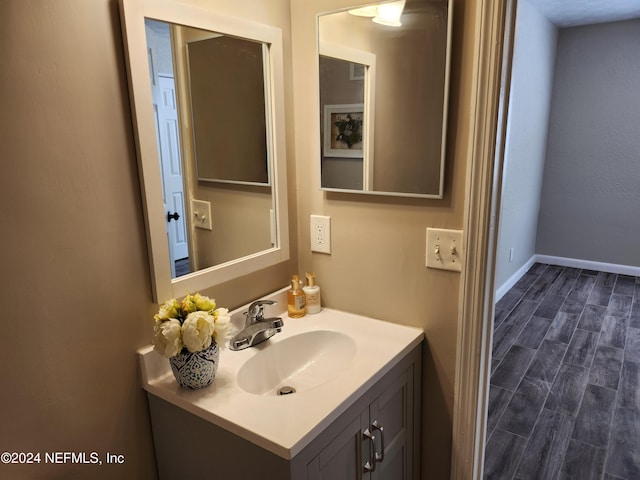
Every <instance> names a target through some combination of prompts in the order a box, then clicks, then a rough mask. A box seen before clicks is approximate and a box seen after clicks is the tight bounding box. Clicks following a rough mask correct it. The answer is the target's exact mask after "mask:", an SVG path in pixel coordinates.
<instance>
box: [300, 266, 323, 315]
mask: <svg viewBox="0 0 640 480" xmlns="http://www.w3.org/2000/svg"><path fill="white" fill-rule="evenodd" d="M302 290H303V291H304V296H305V297H306V304H307V313H309V314H313V313H319V312H320V310H321V309H322V307H321V306H320V287H319V286H318V285H316V275H315V273H313V272H311V273H309V272H307V285H306V286H305V287H304V288H303V289H302Z"/></svg>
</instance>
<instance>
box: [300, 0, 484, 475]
mask: <svg viewBox="0 0 640 480" xmlns="http://www.w3.org/2000/svg"><path fill="white" fill-rule="evenodd" d="M353 3H356V2H353V1H352V0H322V1H320V0H317V1H314V2H309V1H307V0H292V36H293V41H292V45H293V62H294V64H293V66H294V86H295V92H294V94H295V98H296V103H295V119H296V132H295V133H296V144H295V146H296V158H297V159H298V161H297V165H296V167H297V172H296V182H297V189H298V195H297V208H298V220H299V229H298V245H299V251H300V253H299V265H300V272H301V273H303V272H304V270H314V271H315V273H316V278H317V281H318V284H319V285H320V286H321V287H322V295H323V297H322V298H323V300H324V303H325V304H326V305H327V306H330V307H334V308H339V309H343V310H347V311H351V312H356V313H361V314H366V315H370V316H373V317H378V318H381V319H384V320H388V321H392V322H397V323H404V324H410V325H415V326H419V327H422V328H423V329H424V330H425V332H426V337H427V348H426V351H425V354H424V387H423V398H424V402H423V411H422V413H423V425H422V427H423V445H422V450H423V471H422V476H423V478H429V479H447V478H449V470H450V466H449V464H450V454H451V430H452V418H451V417H452V407H453V388H454V372H455V359H456V330H457V328H456V327H457V315H458V294H459V293H458V292H459V282H460V276H459V274H455V273H451V272H444V271H439V270H427V269H426V268H425V266H424V262H425V227H427V226H437V227H445V228H461V227H462V222H463V211H464V205H463V204H464V198H465V191H464V190H465V174H466V172H465V170H466V161H467V158H466V156H467V153H468V151H467V148H466V146H467V143H468V140H469V134H470V132H469V125H468V120H467V119H468V118H470V111H471V110H470V109H471V105H470V90H471V89H470V86H471V67H472V60H471V56H472V53H473V52H472V47H473V45H472V44H471V42H472V38H473V25H474V21H473V16H474V13H475V12H474V8H475V5H476V3H477V2H476V1H475V0H458V1H456V2H455V4H456V5H455V6H456V13H455V21H454V39H453V56H452V72H451V73H452V75H451V76H452V85H451V87H452V89H451V101H450V122H449V136H448V145H447V150H448V155H447V168H446V181H445V197H444V199H443V200H409V199H397V198H383V197H371V196H358V195H350V194H335V193H324V192H321V191H319V178H318V176H319V169H318V168H317V162H318V157H319V151H320V145H319V141H320V140H319V136H318V134H317V130H316V125H317V118H319V112H318V99H317V96H316V95H312V94H309V92H317V89H318V80H317V78H318V62H317V58H316V55H317V49H316V24H315V21H316V18H315V16H316V14H317V13H318V12H326V11H329V10H332V9H335V8H341V7H346V6H349V5H350V4H351V5H352V4H353ZM463 30H464V34H463ZM305 125H309V126H310V127H304V128H303V127H302V126H305ZM310 214H322V215H329V216H331V234H332V242H331V248H332V254H331V255H324V254H315V253H314V254H312V253H311V252H310V249H309V215H310Z"/></svg>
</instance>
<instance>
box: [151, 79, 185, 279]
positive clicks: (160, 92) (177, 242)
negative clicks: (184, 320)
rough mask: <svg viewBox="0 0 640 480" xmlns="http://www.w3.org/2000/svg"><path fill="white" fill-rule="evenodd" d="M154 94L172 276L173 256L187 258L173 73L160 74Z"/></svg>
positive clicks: (173, 267) (173, 272) (174, 257)
mask: <svg viewBox="0 0 640 480" xmlns="http://www.w3.org/2000/svg"><path fill="white" fill-rule="evenodd" d="M153 97H154V98H153V103H154V110H155V112H156V132H157V134H158V153H159V157H160V164H161V165H160V167H161V172H162V187H163V193H164V205H165V216H166V218H165V220H166V221H167V239H168V242H169V257H170V260H171V274H172V276H173V277H175V260H177V259H181V258H187V257H188V256H189V248H188V243H187V230H186V223H185V213H184V187H183V183H182V160H181V158H180V134H179V129H178V111H177V104H176V92H175V82H174V79H173V77H171V76H168V75H162V74H161V75H159V76H158V85H156V86H154V88H153Z"/></svg>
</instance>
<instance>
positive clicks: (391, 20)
mask: <svg viewBox="0 0 640 480" xmlns="http://www.w3.org/2000/svg"><path fill="white" fill-rule="evenodd" d="M404 3H405V0H400V1H399V2H392V3H383V4H382V5H378V15H377V16H375V17H374V18H372V20H373V21H374V22H375V23H379V24H381V25H388V26H390V27H399V26H401V25H402V23H400V15H402V10H404Z"/></svg>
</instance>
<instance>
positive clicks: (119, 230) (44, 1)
mask: <svg viewBox="0 0 640 480" xmlns="http://www.w3.org/2000/svg"><path fill="white" fill-rule="evenodd" d="M198 3H199V4H201V5H211V4H212V3H214V2H212V1H211V0H198ZM215 4H216V7H217V8H218V9H219V10H220V11H222V12H224V13H228V14H236V15H242V16H244V17H246V18H249V19H253V20H256V21H261V22H263V23H268V24H272V25H276V26H279V27H281V28H282V29H283V31H284V43H285V52H284V53H285V58H284V64H285V68H286V71H285V82H286V83H285V89H286V92H287V97H286V100H287V105H286V109H287V119H288V122H289V125H290V126H292V125H293V121H292V118H291V114H292V93H291V91H292V85H291V69H290V64H291V51H290V48H289V46H288V45H289V37H290V27H289V24H290V14H289V2H288V1H287V0H273V1H270V2H268V4H266V2H262V1H260V0H216V2H215ZM0 19H2V21H1V22H0V23H1V24H2V29H3V35H2V38H3V41H2V42H0V58H1V59H2V69H1V73H0V104H1V105H2V109H1V111H0V112H1V113H0V159H1V162H2V179H3V181H2V189H1V192H2V193H1V194H0V195H1V198H2V202H1V203H2V205H3V215H2V217H1V218H2V220H1V221H2V241H1V243H0V244H1V245H2V250H3V254H4V260H3V262H2V267H1V269H0V272H1V274H0V275H1V279H2V288H1V293H0V300H1V302H0V303H1V304H2V305H4V308H3V314H2V315H1V317H0V318H1V320H0V322H2V323H1V324H2V331H3V340H4V341H3V348H2V354H1V355H0V360H1V361H0V378H1V379H2V388H0V392H1V393H0V409H1V410H2V411H3V412H4V417H3V420H2V422H1V423H0V451H2V452H4V451H18V452H19V451H23V452H26V451H32V452H34V451H40V452H43V454H44V452H45V451H85V452H91V451H96V452H98V453H100V454H101V455H102V454H104V453H106V452H107V451H108V452H111V453H118V454H123V455H124V456H125V463H124V464H123V465H117V466H116V465H110V466H107V465H102V466H93V465H74V464H63V465H51V464H49V465H45V464H44V463H42V464H40V465H25V466H22V467H21V466H17V465H16V466H14V465H0V478H11V479H12V480H16V479H17V480H20V479H33V478H45V479H47V478H64V479H76V478H77V479H86V478H92V479H100V478H104V479H113V478H122V479H137V480H138V479H139V480H146V479H154V478H155V477H156V473H155V462H154V454H153V447H152V440H151V430H150V423H149V419H148V408H147V404H146V398H145V395H144V393H143V391H142V389H141V388H140V385H139V378H138V366H137V358H136V355H135V351H136V349H137V348H139V347H141V346H144V345H146V344H148V343H149V342H150V341H151V333H152V329H151V326H152V314H153V313H154V312H155V309H156V307H155V306H154V305H153V304H152V302H151V287H150V280H149V268H148V263H147V249H146V240H145V234H144V229H143V225H144V219H143V215H142V207H141V194H140V189H139V186H138V172H137V166H136V158H135V153H134V152H135V150H134V139H133V129H132V125H131V116H130V110H129V104H128V101H129V94H128V89H127V82H126V70H125V61H124V52H123V47H122V40H121V30H120V15H119V9H118V5H117V1H116V0H57V1H55V2H52V1H50V0H25V1H22V0H3V1H1V2H0ZM292 142H293V137H292V135H288V138H287V147H288V151H289V152H290V153H289V160H290V165H291V168H290V173H291V175H293V174H294V162H293V149H292V145H293V143H292ZM292 179H293V177H292ZM291 184H293V181H292V182H291ZM290 198H292V199H294V194H293V187H291V191H290ZM291 204H292V209H291V216H292V217H293V222H292V228H293V231H295V225H296V222H295V208H294V207H293V205H294V200H292V202H291ZM292 255H293V258H295V256H296V249H295V245H294V248H293V251H292ZM292 269H293V267H291V266H290V265H289V264H288V263H284V264H281V265H278V266H275V267H273V268H270V269H266V270H263V271H260V272H256V273H255V274H253V275H250V276H248V277H247V278H244V279H240V280H237V281H234V282H229V283H227V284H225V285H221V286H218V287H216V288H214V289H212V290H211V291H207V293H210V294H212V295H213V296H215V297H216V298H217V299H218V300H219V303H221V304H223V305H225V306H230V307H236V306H239V305H241V304H243V303H245V302H247V301H250V300H251V299H253V298H255V297H258V296H260V295H262V294H264V293H267V292H269V291H273V290H276V289H277V288H279V287H281V286H283V285H285V284H286V282H287V278H288V276H289V273H290V271H291V270H292Z"/></svg>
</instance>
